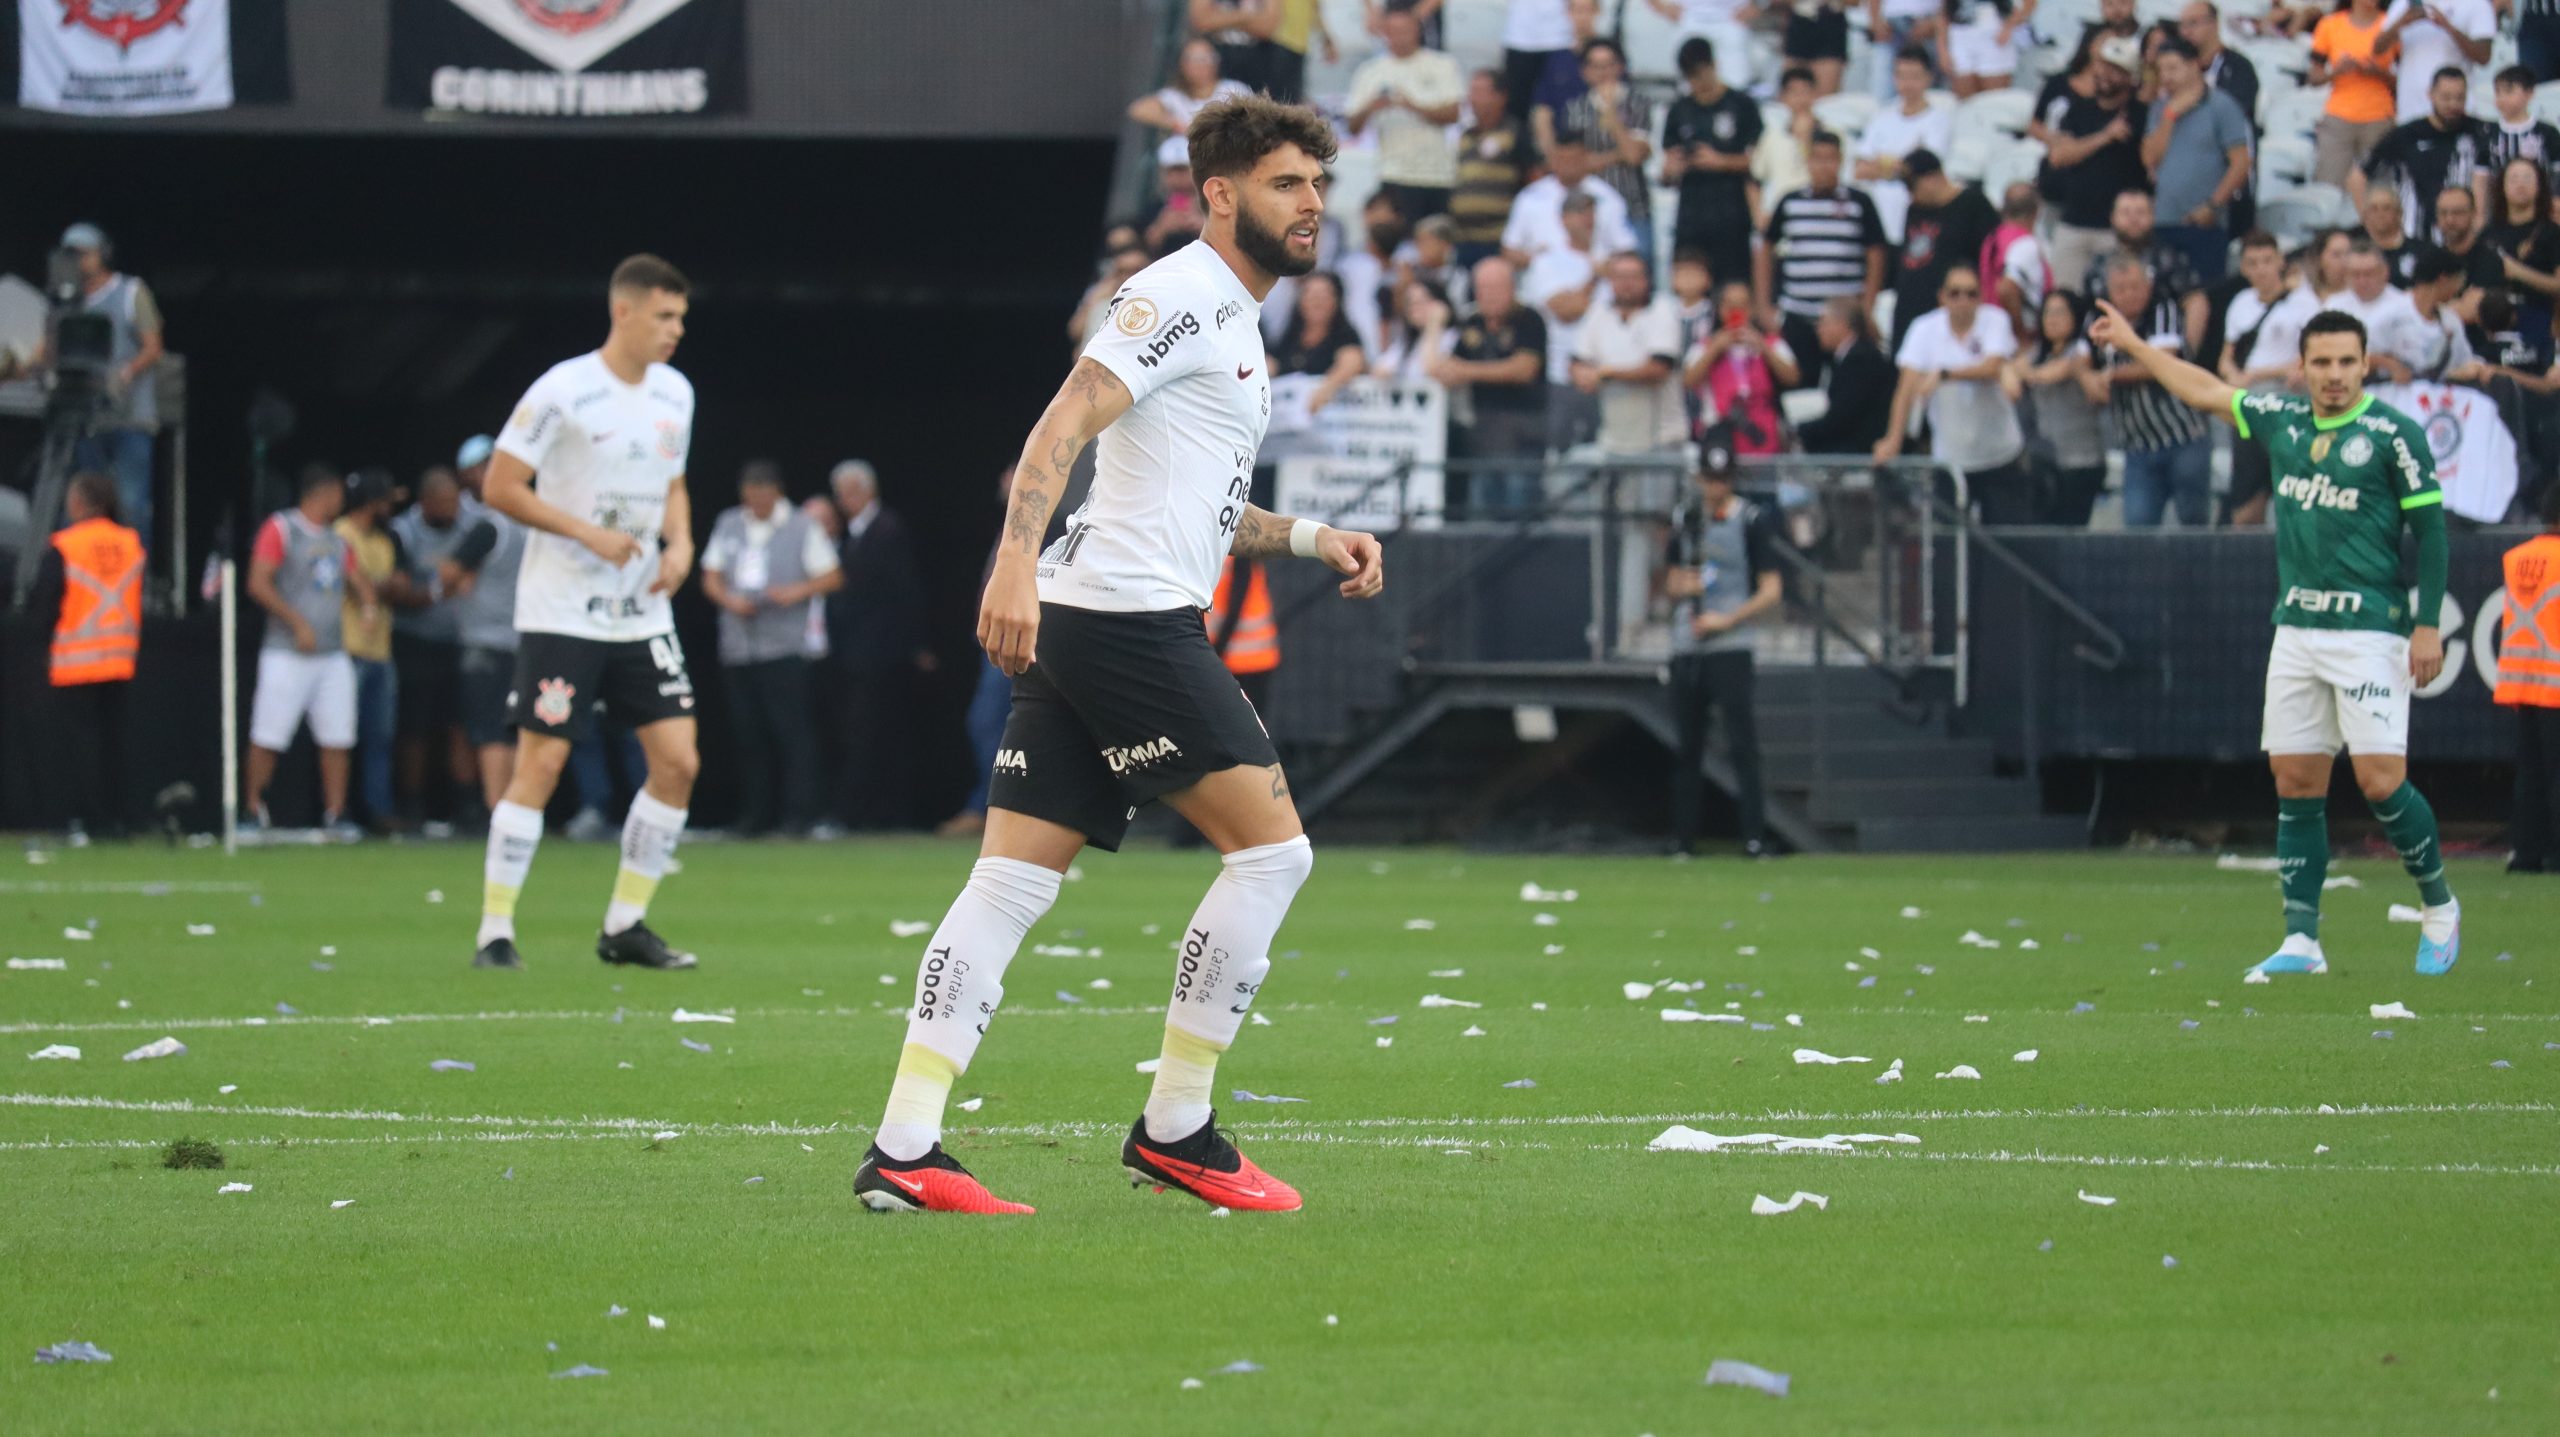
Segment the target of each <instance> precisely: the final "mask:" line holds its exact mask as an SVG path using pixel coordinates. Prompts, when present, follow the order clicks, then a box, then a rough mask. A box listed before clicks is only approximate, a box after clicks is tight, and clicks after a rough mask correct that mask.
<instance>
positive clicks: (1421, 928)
mask: <svg viewBox="0 0 2560 1437" xmlns="http://www.w3.org/2000/svg"><path fill="white" fill-rule="evenodd" d="M1404 926H1405V931H1406V932H1408V933H1428V932H1430V931H1431V930H1432V929H1434V928H1437V927H1439V926H1440V925H1439V924H1437V923H1434V922H1432V921H1431V920H1430V919H1428V918H1408V919H1406V920H1405V921H1404Z"/></svg>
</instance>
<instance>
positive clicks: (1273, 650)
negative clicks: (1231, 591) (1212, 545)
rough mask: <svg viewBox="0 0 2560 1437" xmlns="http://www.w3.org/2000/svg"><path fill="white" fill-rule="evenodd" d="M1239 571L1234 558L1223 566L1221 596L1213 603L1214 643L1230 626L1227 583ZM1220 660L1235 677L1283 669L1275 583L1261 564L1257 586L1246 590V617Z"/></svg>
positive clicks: (1210, 618) (1211, 630) (1256, 570)
mask: <svg viewBox="0 0 2560 1437" xmlns="http://www.w3.org/2000/svg"><path fill="white" fill-rule="evenodd" d="M1235 571H1236V561H1235V559H1234V558H1233V557H1232V556H1230V557H1229V558H1227V559H1224V560H1222V561H1221V562H1220V564H1219V567H1218V592H1217V596H1216V597H1214V598H1212V599H1211V600H1210V601H1209V612H1208V623H1209V635H1210V637H1211V638H1213V639H1214V638H1215V637H1217V633H1218V630H1219V629H1221V628H1224V627H1225V626H1226V620H1227V580H1228V579H1229V578H1231V577H1232V576H1233V575H1234V574H1235ZM1219 657H1221V658H1223V659H1225V660H1226V662H1227V672H1228V673H1231V674H1263V673H1269V672H1270V671H1271V670H1273V669H1276V668H1278V667H1280V625H1279V624H1278V623H1276V622H1274V621H1273V619H1272V617H1271V583H1270V580H1269V579H1267V578H1266V577H1264V574H1263V570H1262V566H1261V565H1259V564H1256V565H1254V566H1253V582H1251V583H1249V584H1247V585H1245V587H1244V614H1243V615H1242V616H1241V617H1239V618H1238V619H1237V620H1236V632H1235V636H1234V637H1233V638H1230V639H1228V640H1227V651H1226V652H1225V653H1224V654H1221V655H1219Z"/></svg>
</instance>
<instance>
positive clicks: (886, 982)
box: [880, 973, 898, 987]
mask: <svg viewBox="0 0 2560 1437" xmlns="http://www.w3.org/2000/svg"><path fill="white" fill-rule="evenodd" d="M897 981H898V975H897V974H895V973H883V974H881V975H880V984H881V986H882V987H889V986H891V985H894V984H895V983H896V982H897Z"/></svg>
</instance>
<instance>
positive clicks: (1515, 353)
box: [1425, 255, 1548, 517]
mask: <svg viewBox="0 0 2560 1437" xmlns="http://www.w3.org/2000/svg"><path fill="white" fill-rule="evenodd" d="M1474 278H1475V308H1474V309H1473V310H1472V311H1471V312H1470V313H1469V314H1468V315H1467V317H1466V319H1465V320H1464V321H1463V322H1461V323H1460V324H1459V325H1458V334H1457V339H1456V341H1455V342H1454V343H1453V344H1452V345H1451V346H1450V348H1449V351H1448V352H1447V353H1445V354H1439V355H1434V356H1432V357H1430V358H1429V359H1427V360H1426V361H1425V366H1426V371H1427V372H1428V373H1429V374H1430V376H1431V377H1432V378H1433V379H1436V380H1438V381H1440V382H1441V383H1442V384H1444V385H1447V386H1448V387H1449V388H1451V389H1452V390H1455V389H1457V388H1458V387H1459V386H1461V385H1463V386H1465V387H1466V391H1467V397H1468V408H1469V410H1470V412H1471V413H1472V415H1473V422H1472V423H1470V424H1469V425H1468V426H1467V429H1466V431H1465V433H1464V435H1463V436H1462V441H1461V443H1460V444H1459V452H1460V453H1462V454H1464V455H1465V456H1466V457H1467V458H1468V459H1470V460H1476V461H1503V460H1532V461H1533V460H1535V459H1536V458H1537V456H1538V455H1540V454H1541V453H1543V452H1544V451H1545V449H1546V447H1547V430H1548V423H1547V352H1548V341H1547V325H1546V321H1545V320H1544V319H1542V318H1540V317H1539V315H1538V312H1537V311H1536V310H1533V309H1530V308H1527V307H1526V306H1524V305H1522V304H1521V303H1520V302H1519V299H1518V294H1517V281H1516V272H1515V271H1514V270H1513V269H1512V267H1511V261H1509V260H1507V259H1504V258H1502V257H1501V256H1500V255H1493V256H1490V257H1488V258H1485V259H1480V260H1478V261H1476V267H1475V275H1474ZM1466 488H1467V494H1466V496H1465V507H1466V508H1467V510H1468V511H1470V512H1472V513H1474V514H1476V515H1478V516H1480V517H1482V516H1491V515H1502V514H1512V513H1517V512H1521V511H1523V510H1526V509H1528V508H1530V507H1532V506H1534V505H1535V503H1536V502H1537V497H1538V472H1537V469H1536V468H1535V466H1534V464H1531V465H1524V466H1522V467H1518V468H1508V467H1497V468H1481V469H1476V470H1474V471H1473V472H1471V473H1470V474H1469V475H1468V482H1467V485H1466Z"/></svg>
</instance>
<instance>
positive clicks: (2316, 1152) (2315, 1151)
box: [2311, 1143, 2329, 1158]
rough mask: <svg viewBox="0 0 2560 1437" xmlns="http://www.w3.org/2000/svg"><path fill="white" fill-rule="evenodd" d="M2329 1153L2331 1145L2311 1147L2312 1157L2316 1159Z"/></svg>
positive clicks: (2314, 1144)
mask: <svg viewBox="0 0 2560 1437" xmlns="http://www.w3.org/2000/svg"><path fill="white" fill-rule="evenodd" d="M2327 1151H2329V1145H2328V1144H2327V1143H2313V1144H2312V1145H2311V1155H2312V1156H2313V1157H2315V1158H2316V1157H2318V1156H2320V1155H2321V1154H2322V1153H2325V1152H2327Z"/></svg>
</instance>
